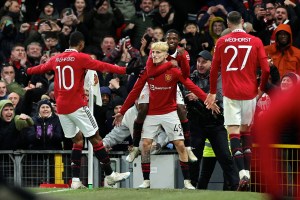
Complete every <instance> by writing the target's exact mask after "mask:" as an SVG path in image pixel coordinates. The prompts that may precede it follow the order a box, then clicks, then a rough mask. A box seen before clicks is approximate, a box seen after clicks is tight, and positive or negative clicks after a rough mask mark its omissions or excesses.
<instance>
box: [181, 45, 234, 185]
mask: <svg viewBox="0 0 300 200" xmlns="http://www.w3.org/2000/svg"><path fill="white" fill-rule="evenodd" d="M211 60H212V55H211V54H210V52H208V51H206V50H203V51H201V52H200V53H199V54H198V58H197V70H195V71H194V72H193V73H192V74H191V80H192V81H193V82H194V83H195V84H196V85H198V86H199V87H200V88H201V89H202V90H203V91H204V92H206V93H209V76H210V67H211ZM184 95H185V101H186V103H187V109H188V119H189V121H190V123H191V146H192V148H194V150H193V152H194V154H195V155H196V156H197V158H198V162H196V163H193V164H191V166H190V169H191V174H192V173H194V174H195V175H193V176H191V177H198V174H199V169H200V162H201V158H202V156H203V149H204V145H205V140H206V139H208V140H209V141H210V143H211V146H212V148H213V150H214V153H215V154H216V157H217V160H218V161H219V163H220V165H221V167H222V169H223V172H224V174H225V177H226V179H227V180H228V182H229V185H230V190H236V189H237V187H238V183H239V177H238V174H237V171H236V170H235V168H234V164H233V159H232V157H231V153H230V151H229V146H228V136H227V131H226V129H225V127H224V117H223V115H222V114H212V112H211V111H210V110H208V109H206V106H205V105H204V103H202V102H201V101H199V100H198V98H197V97H196V96H195V94H193V93H191V92H189V91H186V90H184ZM222 98H223V96H222V83H221V75H219V79H218V92H217V98H216V99H217V100H218V102H217V103H218V106H219V107H220V108H221V109H222V108H223V103H222V102H223V100H222ZM222 110H223V109H222ZM195 182H198V185H197V188H198V189H200V188H201V186H200V182H199V180H198V181H197V180H194V184H195Z"/></svg>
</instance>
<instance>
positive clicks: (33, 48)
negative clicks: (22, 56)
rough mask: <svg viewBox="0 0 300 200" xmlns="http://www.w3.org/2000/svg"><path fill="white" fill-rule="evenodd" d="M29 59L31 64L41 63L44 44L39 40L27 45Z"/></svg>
mask: <svg viewBox="0 0 300 200" xmlns="http://www.w3.org/2000/svg"><path fill="white" fill-rule="evenodd" d="M26 53H27V59H28V61H29V63H30V65H31V66H35V65H38V64H40V59H41V57H42V46H41V44H40V43H38V42H31V43H30V44H28V45H27V47H26Z"/></svg>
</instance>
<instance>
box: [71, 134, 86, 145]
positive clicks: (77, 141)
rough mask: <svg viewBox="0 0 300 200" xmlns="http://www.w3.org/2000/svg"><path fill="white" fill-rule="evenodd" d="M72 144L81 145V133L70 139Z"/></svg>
mask: <svg viewBox="0 0 300 200" xmlns="http://www.w3.org/2000/svg"><path fill="white" fill-rule="evenodd" d="M72 141H73V143H74V144H78V145H83V135H82V132H81V131H79V132H78V133H77V134H76V135H75V137H73V138H72Z"/></svg>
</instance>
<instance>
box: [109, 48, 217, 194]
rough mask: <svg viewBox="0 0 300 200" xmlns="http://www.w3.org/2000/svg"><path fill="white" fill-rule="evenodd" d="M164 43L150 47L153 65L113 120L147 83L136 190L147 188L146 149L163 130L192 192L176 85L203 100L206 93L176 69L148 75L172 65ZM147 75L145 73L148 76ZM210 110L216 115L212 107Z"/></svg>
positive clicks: (147, 165) (126, 107)
mask: <svg viewBox="0 0 300 200" xmlns="http://www.w3.org/2000/svg"><path fill="white" fill-rule="evenodd" d="M168 48H169V46H168V44H167V43H165V42H156V43H153V44H152V47H151V49H152V59H153V63H154V64H153V65H152V66H147V67H146V72H145V73H143V74H142V75H141V77H140V78H139V79H138V81H137V82H136V84H135V85H134V87H133V89H132V91H131V92H130V94H129V95H128V97H127V99H126V101H125V102H124V104H123V106H122V108H121V111H120V113H118V114H117V115H116V116H115V117H116V121H119V120H120V116H122V115H124V113H125V112H126V110H127V109H128V108H129V107H130V106H131V105H132V104H133V103H134V101H135V99H137V98H138V96H139V94H140V92H141V91H142V89H143V87H144V85H145V83H146V82H148V85H149V90H150V96H149V110H148V113H147V116H146V119H145V122H144V125H143V132H142V138H143V149H142V171H143V176H144V182H143V184H141V185H140V186H139V187H140V188H149V187H150V177H149V176H150V149H151V144H152V141H153V137H154V136H155V135H156V134H157V129H158V128H159V127H161V126H162V127H163V129H164V130H165V132H166V134H167V135H168V138H169V140H170V141H173V144H174V145H175V147H176V150H177V152H178V154H179V160H180V166H181V170H182V174H183V177H184V187H185V188H186V189H195V187H194V186H193V185H192V184H191V182H190V177H189V165H188V155H187V151H186V149H185V145H184V136H183V131H182V127H181V124H180V120H179V117H178V115H177V103H176V93H177V82H178V81H180V82H182V83H183V84H184V85H185V86H186V87H187V88H188V89H189V90H191V91H193V92H194V93H195V94H196V95H197V96H198V97H199V98H200V99H202V100H203V101H204V99H205V98H206V94H205V93H204V92H203V91H202V90H201V89H200V88H199V87H197V86H196V85H195V84H194V83H193V82H192V81H191V80H190V79H189V78H186V79H185V78H184V77H183V76H182V74H181V71H180V70H179V69H177V68H171V69H169V70H166V71H165V72H163V73H161V74H159V72H157V74H153V73H152V74H151V75H150V76H149V73H150V72H151V71H153V68H160V67H161V66H162V65H164V64H165V65H166V64H169V65H172V63H171V62H167V60H166V58H167V57H168V53H167V51H168ZM148 72H149V73H148ZM212 109H213V110H214V111H216V112H219V110H218V107H217V106H216V104H214V106H212Z"/></svg>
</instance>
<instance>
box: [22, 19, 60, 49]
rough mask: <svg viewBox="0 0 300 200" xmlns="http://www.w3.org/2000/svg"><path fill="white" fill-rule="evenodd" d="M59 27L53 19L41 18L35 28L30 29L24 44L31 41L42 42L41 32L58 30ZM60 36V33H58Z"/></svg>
mask: <svg viewBox="0 0 300 200" xmlns="http://www.w3.org/2000/svg"><path fill="white" fill-rule="evenodd" d="M60 31H61V27H59V26H58V25H57V23H55V22H54V21H51V20H41V21H39V22H38V25H37V30H32V31H31V32H30V34H29V36H28V38H26V40H25V45H28V44H30V43H31V42H39V43H40V44H43V34H45V33H47V32H60ZM59 36H60V35H59Z"/></svg>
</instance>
